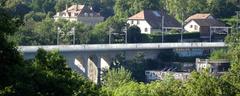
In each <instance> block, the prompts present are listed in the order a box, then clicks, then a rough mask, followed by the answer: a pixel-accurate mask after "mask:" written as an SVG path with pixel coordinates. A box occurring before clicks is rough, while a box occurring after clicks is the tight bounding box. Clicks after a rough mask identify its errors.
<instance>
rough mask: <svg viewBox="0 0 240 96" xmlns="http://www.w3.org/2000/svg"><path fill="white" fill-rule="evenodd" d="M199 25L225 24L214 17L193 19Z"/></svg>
mask: <svg viewBox="0 0 240 96" xmlns="http://www.w3.org/2000/svg"><path fill="white" fill-rule="evenodd" d="M191 21H195V22H196V23H197V24H198V25H199V26H226V25H225V24H224V23H222V22H220V21H218V20H216V19H194V20H191Z"/></svg>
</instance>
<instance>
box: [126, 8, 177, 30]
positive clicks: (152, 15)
mask: <svg viewBox="0 0 240 96" xmlns="http://www.w3.org/2000/svg"><path fill="white" fill-rule="evenodd" d="M162 17H164V27H181V24H180V23H179V22H178V21H177V20H176V19H175V18H173V17H171V16H169V15H168V14H167V13H166V11H165V10H143V11H141V12H139V13H137V14H135V15H133V16H131V17H130V18H128V19H129V20H146V21H147V22H148V23H149V24H150V25H151V26H152V28H153V29H158V28H161V26H162Z"/></svg>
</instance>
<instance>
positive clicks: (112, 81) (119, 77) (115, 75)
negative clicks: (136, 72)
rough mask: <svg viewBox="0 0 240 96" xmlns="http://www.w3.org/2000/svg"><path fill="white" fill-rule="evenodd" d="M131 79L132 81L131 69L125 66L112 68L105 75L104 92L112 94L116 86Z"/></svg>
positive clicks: (109, 95) (108, 95) (108, 94)
mask: <svg viewBox="0 0 240 96" xmlns="http://www.w3.org/2000/svg"><path fill="white" fill-rule="evenodd" d="M130 81H132V79H131V72H130V71H128V70H126V69H124V68H123V67H121V68H117V69H111V70H109V71H108V72H107V73H106V74H105V75H104V76H103V83H102V92H103V93H104V94H106V95H107V96H112V95H113V92H114V90H115V89H116V88H118V87H120V86H122V85H123V84H126V83H128V82H130ZM114 96H115V95H114Z"/></svg>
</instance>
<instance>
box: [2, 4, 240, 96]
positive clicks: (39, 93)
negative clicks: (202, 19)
mask: <svg viewBox="0 0 240 96" xmlns="http://www.w3.org/2000/svg"><path fill="white" fill-rule="evenodd" d="M0 1H1V2H0V18H1V20H0V41H1V42H0V77H1V79H0V95H3V96H96V95H103V96H234V95H240V75H239V73H240V65H239V64H240V59H239V58H240V51H239V50H240V41H239V40H240V34H239V33H238V32H232V35H229V36H228V37H227V39H226V43H227V44H228V45H229V48H228V50H227V52H226V53H227V58H228V59H230V60H231V69H229V71H228V72H226V73H225V74H224V75H223V76H220V77H215V76H213V75H212V74H211V73H209V72H208V71H207V70H206V71H204V72H193V73H192V74H191V76H190V78H189V79H188V80H186V81H179V80H174V78H173V77H171V74H170V75H169V77H167V78H165V79H164V80H162V81H155V82H150V83H147V84H145V83H141V82H137V81H143V78H144V76H143V74H144V70H146V69H148V68H147V67H145V66H146V65H147V64H148V63H147V62H146V60H145V59H144V56H143V55H142V54H138V55H137V56H136V58H133V60H124V59H123V57H122V56H120V59H118V60H115V62H114V64H113V66H111V67H112V69H110V70H109V71H107V73H106V74H104V78H103V83H102V85H101V86H99V87H97V86H96V85H95V84H93V83H92V82H90V81H88V80H86V79H85V78H84V77H82V76H81V75H79V74H77V73H75V72H73V71H72V70H71V69H70V68H68V66H67V64H66V61H65V59H64V58H63V56H61V55H60V53H58V52H57V51H52V52H46V51H45V50H43V49H39V50H38V53H37V55H36V57H35V58H34V59H33V60H30V61H24V60H23V59H22V58H23V57H22V56H21V54H20V53H19V52H18V50H17V47H16V44H15V43H14V42H16V41H18V39H19V40H20V42H19V44H22V45H35V44H56V43H57V41H58V40H57V38H56V37H55V36H56V35H57V30H58V28H57V27H61V28H62V29H63V30H62V31H63V32H67V31H70V30H71V29H72V26H75V27H76V30H77V33H76V34H77V38H76V42H77V43H79V44H80V43H106V42H107V39H108V38H107V36H108V34H110V33H109V32H113V33H121V31H120V30H121V29H122V27H123V26H125V23H124V22H125V20H124V18H126V17H128V16H130V15H132V14H134V13H136V12H138V11H140V10H142V9H158V8H165V9H166V10H168V11H169V12H170V14H172V15H173V16H175V17H176V18H178V20H181V16H183V15H184V16H188V15H191V14H194V13H196V12H211V13H213V14H214V15H215V16H216V17H221V18H228V17H231V16H233V15H234V14H235V13H234V11H235V10H237V9H238V8H239V5H238V3H239V2H238V0H184V2H183V1H182V0H178V1H177V0H159V1H158V0H100V1H99V0H88V1H84V0H68V1H67V0H7V1H6V2H5V0H0ZM76 2H78V3H85V4H89V5H92V6H93V7H94V10H96V11H99V12H101V13H102V14H103V13H104V14H105V17H108V16H112V15H114V14H115V16H113V17H109V18H108V19H107V20H106V21H105V22H102V23H100V24H98V25H96V26H94V27H91V26H87V25H84V24H81V23H76V22H67V21H64V20H63V21H59V22H53V20H52V19H51V17H52V15H53V14H54V13H55V12H56V11H60V10H63V9H64V7H63V6H64V5H65V4H66V3H67V4H71V3H76ZM159 6H161V7H159ZM182 6H184V8H183V7H182ZM179 12H180V13H179ZM182 13H183V15H181V14H182ZM9 14H11V15H13V16H15V17H13V16H11V15H9ZM16 17H18V18H20V19H18V18H16ZM234 18H235V17H234ZM234 20H235V19H233V21H232V19H231V20H230V21H228V22H229V24H234V22H235V21H234ZM21 21H23V24H22V23H21ZM19 26H20V27H19ZM109 26H110V27H109ZM134 31H136V30H134ZM14 33H15V34H14ZM136 33H137V32H136ZM60 38H61V40H62V41H60V43H62V44H71V43H72V42H73V41H72V39H71V38H72V35H69V36H63V37H61V36H60ZM10 39H14V40H10ZM113 42H118V41H113ZM222 52H225V51H216V52H215V53H213V55H212V57H213V59H219V58H226V57H225V56H222V55H221V54H220V53H222ZM214 56H215V57H214ZM159 58H160V60H162V61H168V59H166V58H163V57H159ZM169 59H174V58H170V57H169ZM151 64H152V65H151V66H154V63H151Z"/></svg>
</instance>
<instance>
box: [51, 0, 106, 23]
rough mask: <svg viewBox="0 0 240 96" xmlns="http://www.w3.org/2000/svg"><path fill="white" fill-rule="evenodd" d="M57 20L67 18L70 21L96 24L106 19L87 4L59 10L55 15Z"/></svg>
mask: <svg viewBox="0 0 240 96" xmlns="http://www.w3.org/2000/svg"><path fill="white" fill-rule="evenodd" d="M54 19H55V21H57V20H58V19H66V20H69V21H80V22H82V23H85V24H89V25H95V24H97V23H99V22H101V21H103V20H104V17H102V16H101V15H100V13H97V12H94V11H93V10H92V8H91V7H89V6H85V5H78V4H76V5H72V6H71V7H68V6H67V5H66V9H65V10H64V11H62V12H57V14H56V15H55V16H54Z"/></svg>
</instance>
